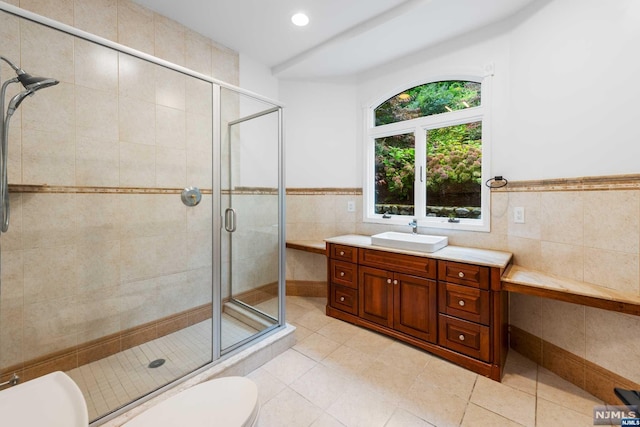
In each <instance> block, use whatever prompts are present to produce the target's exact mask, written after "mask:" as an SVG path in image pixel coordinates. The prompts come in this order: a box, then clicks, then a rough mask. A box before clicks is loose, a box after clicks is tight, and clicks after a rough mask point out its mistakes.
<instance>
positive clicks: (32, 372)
mask: <svg viewBox="0 0 640 427" xmlns="http://www.w3.org/2000/svg"><path fill="white" fill-rule="evenodd" d="M211 314H212V305H211V304H204V305H201V306H199V307H195V308H192V309H190V310H185V311H183V312H180V313H176V314H173V315H171V316H167V317H164V318H162V319H158V320H156V321H153V322H149V323H145V324H143V325H140V326H136V327H133V328H129V329H125V330H122V331H120V332H118V333H115V334H111V335H107V336H104V337H102V338H98V339H96V340H93V341H89V342H86V343H83V344H79V345H77V346H74V347H70V348H67V349H64V350H60V351H56V352H54V353H49V354H46V355H44V356H40V357H37V358H35V359H31V360H27V361H25V362H23V363H19V364H16V365H13V366H8V367H6V368H2V369H0V382H2V381H6V380H8V379H9V378H10V377H11V375H13V373H14V372H15V373H16V374H18V376H19V377H20V381H28V380H31V379H34V378H37V377H40V376H42V375H46V374H48V373H51V372H54V371H68V370H71V369H74V368H77V367H79V366H82V365H85V364H87V363H90V362H94V361H96V360H100V359H103V358H105V357H108V356H111V355H112V354H115V353H118V352H120V351H124V350H126V349H129V348H131V347H135V346H137V345H140V344H144V343H145V342H148V341H151V340H154V339H156V338H159V337H162V336H165V335H168V334H170V333H172V332H176V331H178V330H180V329H183V328H186V327H188V326H191V325H195V324H196V323H199V322H202V321H203V320H206V319H209V318H211Z"/></svg>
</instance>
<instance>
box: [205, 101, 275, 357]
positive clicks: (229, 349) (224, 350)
mask: <svg viewBox="0 0 640 427" xmlns="http://www.w3.org/2000/svg"><path fill="white" fill-rule="evenodd" d="M273 113H277V114H278V122H277V126H278V133H277V138H278V206H277V208H278V251H279V252H278V260H279V262H280V264H281V265H280V266H279V268H278V283H279V284H282V283H285V277H284V276H283V274H284V271H285V270H284V248H285V243H286V242H285V239H284V230H285V226H286V225H285V221H284V213H285V195H286V194H285V190H284V188H285V187H284V173H283V169H284V146H283V138H282V136H283V117H282V107H280V106H278V105H275V106H273V107H271V108H267V109H265V110H262V111H259V112H257V113H254V114H250V115H248V116H245V117H241V118H238V119H235V120H232V121H230V122H228V123H227V133H226V135H227V141H222V138H221V142H220V148H222V146H223V144H227V146H228V148H229V164H228V166H227V167H228V170H227V172H228V173H229V177H228V179H229V184H231V183H232V179H233V178H232V171H233V168H234V165H233V155H232V153H233V150H232V148H231V146H232V135H233V133H232V132H231V128H232V126H235V125H238V124H241V123H246V122H248V121H251V120H253V119H257V118H260V117H264V116H267V115H269V114H273ZM219 129H222V127H220V128H219ZM217 164H220V165H221V164H222V162H220V163H217ZM217 187H218V188H222V185H218V186H217ZM229 187H230V188H229V190H230V193H229V203H228V205H229V206H230V207H229V208H227V209H231V210H232V211H233V208H232V207H233V203H232V201H233V191H232V190H231V187H232V185H229ZM218 200H222V195H220V197H219V198H218ZM214 209H215V206H214ZM214 212H222V210H221V207H220V208H219V210H217V211H216V210H214ZM234 217H235V213H234ZM221 218H222V217H221ZM221 221H223V222H224V221H226V218H224V219H221ZM234 222H235V219H234ZM223 228H226V225H225V224H223V225H221V226H220V227H215V228H214V229H215V230H220V232H221V234H222V229H223ZM220 238H222V236H220ZM230 238H231V239H230V242H229V270H228V282H229V289H228V294H229V301H230V302H233V303H234V304H237V305H239V306H241V307H243V308H244V309H246V310H249V311H251V312H253V313H255V314H256V315H257V316H259V317H262V318H265V319H269V320H272V321H274V324H273V325H272V326H269V327H267V328H265V329H263V330H261V331H259V332H257V333H256V334H254V335H252V336H250V337H248V338H245V339H243V340H241V341H238V342H236V343H234V344H232V345H231V346H229V347H227V348H222V343H221V342H218V343H217V344H219V345H220V351H221V355H224V354H227V353H230V352H233V351H234V350H235V349H236V348H239V347H241V346H243V345H244V344H246V343H247V342H250V341H252V340H254V339H256V338H257V337H259V336H261V335H264V334H267V333H269V332H271V331H272V330H273V329H274V328H277V327H279V326H281V325H282V324H283V323H284V307H283V306H284V304H283V302H282V300H281V299H280V298H279V300H278V318H277V319H275V318H273V317H272V316H271V315H269V314H267V313H264V312H262V311H260V310H258V309H256V308H255V307H253V306H251V305H249V304H247V303H245V302H243V301H240V300H238V299H236V298H235V297H234V294H233V268H231V265H232V263H233V232H231V236H230ZM220 246H221V245H220ZM221 258H222V256H220V257H219V258H218V259H221ZM220 274H222V272H220ZM220 277H221V279H220V280H221V286H220V287H219V288H218V289H219V290H221V289H222V283H223V280H222V276H220ZM281 292H284V291H283V290H282V289H281V287H280V286H279V289H278V296H279V295H280V293H281ZM220 301H222V296H220ZM218 309H219V310H221V311H222V309H221V307H218ZM220 316H222V313H220ZM279 319H283V320H282V321H279ZM221 337H222V332H220V334H219V337H218V338H219V339H221Z"/></svg>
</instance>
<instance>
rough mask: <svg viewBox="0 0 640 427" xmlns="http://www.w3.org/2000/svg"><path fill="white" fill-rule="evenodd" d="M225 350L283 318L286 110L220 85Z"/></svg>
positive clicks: (222, 279) (223, 340)
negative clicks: (282, 156)
mask: <svg viewBox="0 0 640 427" xmlns="http://www.w3.org/2000/svg"><path fill="white" fill-rule="evenodd" d="M221 105H222V110H223V118H222V123H221V130H222V146H221V151H222V153H221V156H222V162H221V168H222V171H221V175H222V176H221V183H222V185H221V204H220V206H221V210H222V212H221V216H222V230H221V240H222V242H221V243H222V245H221V247H222V268H221V284H222V294H221V303H222V307H221V311H222V324H221V328H222V331H221V335H220V336H221V349H222V352H223V353H224V352H228V351H230V350H232V349H234V348H236V347H238V346H239V345H241V344H243V343H244V342H246V341H247V340H248V339H250V338H251V337H254V336H255V335H256V334H260V333H262V332H264V331H266V330H269V329H270V328H272V327H274V326H276V325H278V319H279V312H280V307H279V303H278V289H279V280H280V268H279V265H280V257H281V254H280V250H279V239H280V233H279V229H280V227H281V226H282V224H281V223H280V209H281V208H280V196H281V195H280V191H281V190H280V187H281V186H280V185H279V184H280V180H281V176H280V172H279V163H280V122H281V109H280V108H279V107H274V106H273V105H271V104H269V103H266V102H263V101H261V100H257V99H254V98H251V97H249V96H247V95H243V94H238V93H235V92H232V91H230V90H227V89H224V88H223V89H222V90H221Z"/></svg>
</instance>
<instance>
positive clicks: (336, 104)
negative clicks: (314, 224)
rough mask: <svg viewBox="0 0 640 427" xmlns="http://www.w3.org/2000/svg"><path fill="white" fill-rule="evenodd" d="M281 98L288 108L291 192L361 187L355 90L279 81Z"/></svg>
mask: <svg viewBox="0 0 640 427" xmlns="http://www.w3.org/2000/svg"><path fill="white" fill-rule="evenodd" d="M280 99H281V100H282V102H284V104H285V146H286V150H287V151H286V155H287V162H286V165H287V169H286V170H287V187H297V188H301V187H302V188H307V187H340V188H353V187H358V186H360V185H361V183H362V179H361V177H360V170H361V163H362V162H360V160H359V158H357V157H356V152H357V149H358V147H359V140H358V139H357V138H356V131H357V129H358V127H359V122H358V120H357V101H356V88H355V86H354V85H350V84H335V83H318V82H297V81H281V82H280Z"/></svg>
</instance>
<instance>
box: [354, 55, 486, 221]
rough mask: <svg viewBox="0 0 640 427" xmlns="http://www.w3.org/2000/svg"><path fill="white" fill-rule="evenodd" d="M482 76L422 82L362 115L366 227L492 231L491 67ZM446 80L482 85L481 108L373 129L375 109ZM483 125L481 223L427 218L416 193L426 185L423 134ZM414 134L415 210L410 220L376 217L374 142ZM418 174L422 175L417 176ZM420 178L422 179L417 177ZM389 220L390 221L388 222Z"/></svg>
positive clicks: (420, 196)
mask: <svg viewBox="0 0 640 427" xmlns="http://www.w3.org/2000/svg"><path fill="white" fill-rule="evenodd" d="M485 70H486V71H487V74H485V75H480V76H479V75H477V74H476V75H445V76H438V77H437V78H431V79H428V80H424V81H422V82H420V83H414V84H411V85H408V86H404V87H403V89H400V90H397V91H394V92H393V93H391V94H388V96H386V97H381V98H378V100H377V101H376V102H374V103H372V104H370V105H369V106H368V107H367V108H366V111H365V117H366V118H367V120H366V132H365V144H366V146H365V150H364V152H365V156H364V157H365V162H366V163H365V165H364V172H365V176H364V185H363V221H364V222H367V223H376V224H388V225H407V224H408V221H410V220H412V219H414V218H415V219H417V221H418V226H419V227H431V228H437V229H449V230H465V231H480V232H489V231H491V206H490V205H491V190H490V189H489V188H487V187H486V185H484V183H485V182H487V180H489V178H490V177H491V164H490V163H491V108H490V105H491V80H492V71H493V70H492V67H485ZM445 80H464V81H472V82H477V83H480V84H481V89H480V100H481V105H480V106H478V107H471V108H467V109H464V110H455V111H452V112H447V113H441V114H434V115H430V116H424V117H418V118H415V119H411V120H405V121H402V122H395V123H390V124H387V125H382V126H375V109H376V108H377V107H378V106H380V104H382V103H383V102H385V101H386V100H388V99H389V98H391V97H392V96H395V95H397V94H398V93H402V91H403V90H406V89H410V88H412V87H416V86H419V85H423V84H428V83H434V82H438V81H445ZM477 121H480V122H482V178H481V197H480V199H481V203H482V206H481V210H482V213H481V217H480V219H468V218H460V219H459V222H449V219H448V218H440V217H427V216H425V214H426V191H417V190H416V189H419V188H424V186H425V184H424V183H425V182H426V170H427V165H426V158H427V153H426V150H427V144H426V133H427V132H428V130H429V129H435V128H441V127H447V126H454V125H460V124H465V123H471V122H477ZM407 133H413V134H414V138H415V158H416V174H415V181H414V191H415V197H414V205H415V206H414V209H415V215H414V216H413V217H410V216H407V215H385V217H384V218H383V214H376V213H375V184H374V182H375V140H376V139H377V138H383V137H387V136H393V135H400V134H407ZM420 171H421V172H422V173H420ZM420 175H422V176H420ZM388 216H390V218H388Z"/></svg>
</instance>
